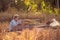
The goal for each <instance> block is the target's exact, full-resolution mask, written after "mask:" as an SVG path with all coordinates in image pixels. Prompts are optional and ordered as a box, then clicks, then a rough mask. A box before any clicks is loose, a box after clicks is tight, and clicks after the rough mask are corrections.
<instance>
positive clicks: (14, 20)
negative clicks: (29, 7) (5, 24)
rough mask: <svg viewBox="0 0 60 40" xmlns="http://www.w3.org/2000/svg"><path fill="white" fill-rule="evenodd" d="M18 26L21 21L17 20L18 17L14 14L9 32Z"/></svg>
mask: <svg viewBox="0 0 60 40" xmlns="http://www.w3.org/2000/svg"><path fill="white" fill-rule="evenodd" d="M19 24H21V21H20V20H19V15H18V14H15V15H14V17H13V19H12V20H11V22H10V26H9V31H11V30H12V29H13V27H16V26H18V25H19Z"/></svg>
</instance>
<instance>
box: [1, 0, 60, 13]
mask: <svg viewBox="0 0 60 40" xmlns="http://www.w3.org/2000/svg"><path fill="white" fill-rule="evenodd" d="M9 7H11V8H12V7H14V8H16V9H17V10H20V9H22V10H25V11H39V10H43V11H47V12H49V13H52V12H53V11H56V10H55V9H56V8H57V9H58V10H59V8H60V0H0V11H6V10H7V9H8V8H9Z"/></svg>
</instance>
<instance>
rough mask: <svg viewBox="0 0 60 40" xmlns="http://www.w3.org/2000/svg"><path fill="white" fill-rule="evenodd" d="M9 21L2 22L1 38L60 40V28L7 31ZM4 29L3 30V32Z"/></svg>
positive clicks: (11, 39) (13, 39)
mask: <svg viewBox="0 0 60 40" xmlns="http://www.w3.org/2000/svg"><path fill="white" fill-rule="evenodd" d="M8 26H9V23H8V22H6V23H0V40H60V29H58V28H57V29H52V28H33V29H32V30H29V29H28V28H27V29H24V30H22V31H15V32H7V31H5V30H8ZM1 31H2V32H1Z"/></svg>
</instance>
